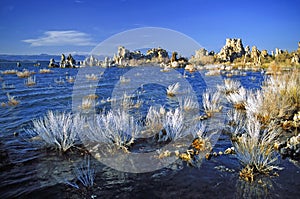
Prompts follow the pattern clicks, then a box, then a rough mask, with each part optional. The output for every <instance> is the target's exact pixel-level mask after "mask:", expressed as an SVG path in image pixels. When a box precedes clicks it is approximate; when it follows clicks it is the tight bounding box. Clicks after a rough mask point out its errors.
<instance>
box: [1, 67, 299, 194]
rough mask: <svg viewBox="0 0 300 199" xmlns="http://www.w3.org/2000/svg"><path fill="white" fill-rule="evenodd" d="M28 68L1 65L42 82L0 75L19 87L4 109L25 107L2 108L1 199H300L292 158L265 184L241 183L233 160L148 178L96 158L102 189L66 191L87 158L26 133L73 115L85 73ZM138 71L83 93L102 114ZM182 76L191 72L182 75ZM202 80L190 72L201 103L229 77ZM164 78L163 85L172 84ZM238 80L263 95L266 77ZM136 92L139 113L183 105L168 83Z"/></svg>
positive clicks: (105, 77) (105, 78) (178, 167)
mask: <svg viewBox="0 0 300 199" xmlns="http://www.w3.org/2000/svg"><path fill="white" fill-rule="evenodd" d="M21 64H22V66H21V67H20V68H17V67H16V63H14V62H3V63H0V70H1V71H4V70H7V69H15V70H18V71H21V70H23V69H24V68H26V69H28V70H30V71H35V72H36V74H34V76H35V77H36V82H37V84H36V85H35V86H32V87H28V86H26V85H25V84H24V80H25V79H23V78H19V77H17V75H15V74H11V75H3V74H0V81H1V83H3V82H4V83H6V84H9V85H11V84H13V85H14V87H15V88H10V89H9V88H5V89H1V90H0V103H1V102H7V96H6V94H7V93H9V94H10V95H12V96H15V98H16V99H17V100H19V101H20V104H19V105H17V106H14V107H11V106H5V107H0V152H1V154H0V155H1V156H0V160H1V165H0V166H1V167H0V179H1V180H0V198H84V197H86V198H92V197H96V198H299V195H300V189H299V187H300V168H299V167H297V166H295V165H294V164H293V163H292V162H290V161H289V160H287V159H285V160H282V159H279V165H280V166H281V167H284V170H282V171H278V174H279V176H277V177H273V176H272V177H262V178H261V181H262V182H260V183H258V182H257V181H255V182H253V183H248V182H244V181H243V180H240V179H239V170H240V169H241V165H240V164H239V162H238V160H237V159H236V158H235V156H234V155H230V156H229V155H227V156H225V155H224V156H218V157H213V158H212V159H210V160H206V159H204V160H203V161H202V164H201V166H200V167H199V168H195V167H191V166H189V165H187V164H186V163H185V162H182V161H181V160H177V161H175V162H174V163H172V164H170V165H169V166H167V167H165V168H161V169H159V170H156V171H151V172H147V173H126V172H121V171H117V170H115V169H112V168H110V167H109V166H106V165H105V164H103V163H101V162H99V161H97V160H95V159H93V158H92V159H91V163H92V165H93V167H94V168H95V171H96V178H95V184H94V186H93V187H92V188H91V189H90V190H88V191H82V190H76V189H74V188H73V187H70V186H69V185H66V184H65V180H66V179H69V180H72V178H74V175H73V170H74V165H76V164H78V163H79V162H81V161H82V160H83V153H84V152H82V151H79V150H72V151H69V152H67V153H66V154H62V153H60V152H56V151H53V150H49V149H46V148H41V147H40V146H39V145H37V144H36V143H35V142H32V141H29V139H28V136H27V135H26V134H25V131H24V129H28V128H30V127H31V125H32V122H31V120H32V119H35V118H39V117H41V116H43V115H45V113H46V112H47V111H48V110H59V111H67V112H68V111H72V108H73V109H74V104H73V103H74V101H73V97H74V93H73V90H74V83H69V82H68V81H67V80H66V76H76V75H77V73H78V71H79V70H81V69H60V68H53V69H51V70H52V73H49V74H40V73H39V70H40V69H41V68H46V67H47V64H48V63H47V62H42V66H40V67H34V66H33V62H28V63H25V62H24V63H21ZM132 70H137V69H136V68H109V69H106V70H104V69H101V71H100V72H102V76H101V78H100V79H99V80H98V81H93V80H91V81H90V83H89V84H86V85H82V87H80V92H81V91H82V92H85V91H87V92H86V93H85V94H90V93H89V92H88V91H89V90H95V91H96V94H97V95H98V96H99V98H98V100H97V101H98V104H97V105H96V112H99V111H101V110H104V109H110V108H111V105H110V103H109V102H101V100H105V99H107V98H109V97H111V96H112V94H113V90H114V88H115V86H116V84H117V83H118V81H119V79H120V76H121V75H126V74H129V73H130V71H132ZM176 71H177V72H178V74H184V71H183V69H177V70H176ZM96 72H99V71H98V70H96ZM100 72H99V73H97V74H98V75H99V74H100ZM137 72H138V70H137ZM203 74H204V71H201V72H196V73H193V74H190V73H188V72H187V73H186V76H187V77H186V78H185V79H186V80H187V82H188V83H189V84H190V85H191V87H192V89H193V90H194V92H195V93H196V96H197V99H198V102H199V103H200V104H201V101H202V97H201V96H202V93H203V91H204V90H205V89H206V88H207V87H209V85H207V84H208V81H211V82H212V84H222V80H223V79H224V78H225V77H222V76H218V77H206V78H207V79H210V80H208V81H207V80H206V79H205V78H204V75H203ZM161 75H162V74H161ZM163 77H164V76H163V75H162V81H167V80H165V79H163ZM136 78H137V79H138V78H139V79H142V78H141V77H138V76H137V77H136ZM232 79H236V80H240V81H241V83H242V85H243V86H244V87H245V88H247V89H257V88H259V87H260V85H261V82H262V81H263V76H262V74H261V73H260V72H247V75H246V76H233V77H232ZM62 80H63V81H64V83H63V82H62ZM59 81H60V82H59ZM209 84H211V83H209ZM77 87H78V85H77ZM137 88H138V89H137V93H138V91H140V90H141V89H142V90H143V92H142V94H141V95H140V96H139V98H140V99H141V100H143V104H144V105H143V106H141V108H140V109H139V115H145V114H146V111H147V108H148V107H149V106H150V105H152V104H161V105H163V106H165V107H168V108H172V107H173V108H174V107H176V106H178V103H177V102H176V100H174V99H170V98H168V97H166V94H165V87H164V86H162V85H158V84H145V85H143V87H141V86H137ZM75 107H77V105H75ZM229 107H230V105H229V104H227V103H225V104H224V110H228V108H229ZM201 111H202V110H201V108H200V112H201ZM133 114H134V113H133ZM223 114H226V112H225V111H224V113H223ZM224 126H225V124H224ZM221 131H222V129H220V132H221ZM17 134H18V135H17ZM230 146H231V143H230V139H229V136H228V135H226V134H223V133H221V134H220V137H219V140H218V142H217V143H216V145H215V146H214V148H213V151H216V152H218V151H224V150H225V149H226V148H228V147H230Z"/></svg>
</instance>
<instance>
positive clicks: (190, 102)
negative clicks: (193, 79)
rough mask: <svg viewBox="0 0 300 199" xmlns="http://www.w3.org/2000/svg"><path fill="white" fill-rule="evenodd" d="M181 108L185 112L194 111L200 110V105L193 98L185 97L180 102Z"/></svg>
mask: <svg viewBox="0 0 300 199" xmlns="http://www.w3.org/2000/svg"><path fill="white" fill-rule="evenodd" d="M180 106H181V107H182V108H183V110H184V111H187V112H188V111H193V110H197V109H199V104H198V102H197V101H195V100H194V99H193V98H192V97H191V96H187V97H183V98H182V99H181V101H180Z"/></svg>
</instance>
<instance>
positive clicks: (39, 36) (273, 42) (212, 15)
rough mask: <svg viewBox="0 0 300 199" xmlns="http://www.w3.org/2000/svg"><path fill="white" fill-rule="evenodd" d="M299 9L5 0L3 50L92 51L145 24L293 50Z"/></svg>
mask: <svg viewBox="0 0 300 199" xmlns="http://www.w3.org/2000/svg"><path fill="white" fill-rule="evenodd" d="M299 8H300V1H298V0H290V1H289V0H280V1H276V0H272V1H271V0H265V1H263V0H259V1H258V0H251V1H249V0H247V1H243V0H238V1H237V0H231V1H225V0H185V1H179V0H178V1H175V0H173V1H168V0H148V1H142V0H139V1H138V0H106V1H104V0H51V1H46V0H45V1H43V0H40V1H36V0H26V1H24V0H1V1H0V54H4V53H8V54H40V53H48V54H60V53H65V52H74V53H75V52H77V53H81V52H82V53H83V52H90V51H91V50H92V49H93V48H94V47H95V46H96V45H97V44H98V43H100V42H102V41H103V40H105V39H107V38H109V37H111V36H113V35H114V34H117V33H120V32H122V31H126V30H130V29H133V28H142V27H162V28H168V29H172V30H175V31H178V32H181V33H183V34H186V35H188V36H189V37H191V38H193V39H194V40H196V41H197V42H198V43H199V44H200V45H201V46H203V47H205V48H207V49H208V50H214V51H219V50H220V48H221V47H222V46H223V45H224V44H225V38H228V37H230V38H242V40H243V44H244V45H250V46H252V45H256V46H257V47H258V48H259V49H267V50H268V51H270V50H273V49H275V48H276V47H279V48H282V49H287V50H289V51H292V50H296V49H297V44H298V41H300V12H299ZM125 47H126V46H125ZM153 47H157V46H153Z"/></svg>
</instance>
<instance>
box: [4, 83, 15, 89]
mask: <svg viewBox="0 0 300 199" xmlns="http://www.w3.org/2000/svg"><path fill="white" fill-rule="evenodd" d="M14 88H16V87H15V85H13V84H7V83H6V82H2V89H14Z"/></svg>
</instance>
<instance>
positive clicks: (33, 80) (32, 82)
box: [24, 76, 36, 86]
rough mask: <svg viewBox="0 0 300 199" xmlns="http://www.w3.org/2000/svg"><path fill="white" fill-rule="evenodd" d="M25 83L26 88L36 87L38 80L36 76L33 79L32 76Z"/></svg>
mask: <svg viewBox="0 0 300 199" xmlns="http://www.w3.org/2000/svg"><path fill="white" fill-rule="evenodd" d="M24 83H25V85H26V86H34V85H36V78H35V76H34V77H32V76H30V77H28V78H27V79H26V80H25V82H24Z"/></svg>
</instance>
